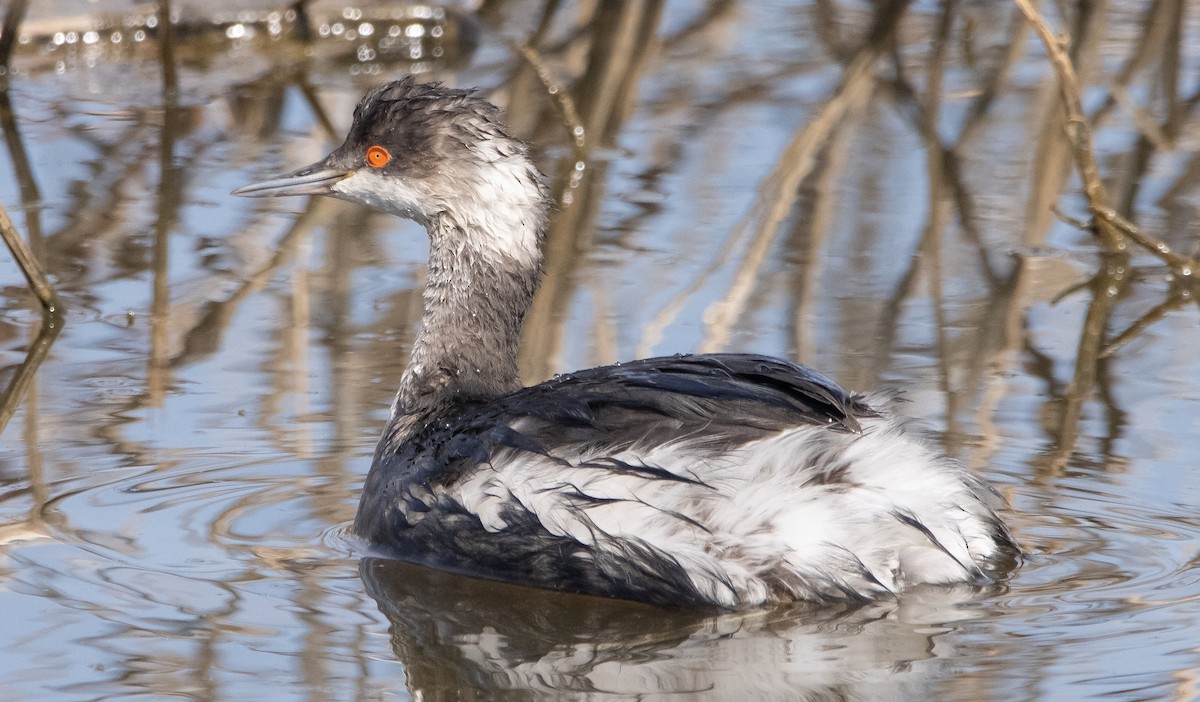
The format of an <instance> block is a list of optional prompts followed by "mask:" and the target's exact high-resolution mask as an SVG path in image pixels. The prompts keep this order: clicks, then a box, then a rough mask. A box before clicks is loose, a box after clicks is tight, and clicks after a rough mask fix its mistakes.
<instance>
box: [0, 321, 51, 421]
mask: <svg viewBox="0 0 1200 702" xmlns="http://www.w3.org/2000/svg"><path fill="white" fill-rule="evenodd" d="M61 329H62V319H61V318H60V317H58V316H56V315H55V314H53V313H48V314H46V315H45V316H43V317H42V328H41V329H39V330H38V335H37V338H36V339H34V340H33V344H32V345H30V347H29V350H28V351H27V352H26V353H25V360H24V361H22V362H21V367H20V368H18V369H17V372H16V374H15V375H14V376H13V379H12V382H10V383H9V384H8V387H7V388H5V390H4V395H2V396H0V434H3V433H4V428H5V427H6V426H8V420H10V419H12V416H13V414H15V413H16V411H17V405H19V404H20V403H21V398H22V397H24V396H25V391H26V390H27V389H28V388H29V383H30V382H32V381H33V377H34V375H35V374H36V373H37V369H38V366H40V365H42V361H43V360H45V358H46V354H47V353H48V352H49V351H50V345H51V344H53V343H54V339H55V337H57V336H58V332H59V330H61Z"/></svg>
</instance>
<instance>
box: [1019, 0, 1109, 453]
mask: <svg viewBox="0 0 1200 702" xmlns="http://www.w3.org/2000/svg"><path fill="white" fill-rule="evenodd" d="M1020 1H1021V0H1018V2H1020ZM1128 282H1129V266H1128V256H1127V255H1126V254H1123V253H1118V254H1109V255H1108V256H1106V257H1105V260H1104V262H1103V264H1102V265H1101V267H1100V272H1099V273H1098V274H1097V275H1096V277H1095V278H1093V279H1092V302H1091V304H1090V305H1088V311H1087V317H1085V318H1084V322H1083V332H1082V333H1081V334H1080V335H1079V349H1078V351H1077V353H1076V354H1075V374H1074V375H1073V376H1072V377H1071V383H1070V384H1069V385H1068V386H1067V392H1066V397H1065V404H1064V406H1063V409H1062V415H1061V417H1062V419H1061V421H1060V423H1059V425H1058V436H1057V442H1056V443H1057V451H1056V452H1055V454H1054V455H1053V456H1052V457H1051V459H1050V461H1051V462H1050V470H1051V472H1052V473H1057V472H1059V471H1060V470H1061V469H1062V467H1063V465H1064V464H1065V463H1066V461H1067V459H1068V457H1070V455H1071V452H1072V451H1074V450H1075V440H1076V438H1077V437H1078V435H1079V420H1080V418H1081V417H1082V415H1083V401H1084V399H1085V398H1086V397H1087V395H1088V393H1090V392H1091V390H1092V387H1093V386H1094V385H1095V384H1096V377H1097V375H1098V373H1099V370H1100V363H1101V360H1102V353H1101V349H1103V348H1104V332H1105V330H1106V329H1107V328H1108V322H1109V319H1110V318H1111V317H1112V312H1113V308H1115V307H1116V304H1117V298H1119V297H1120V294H1121V292H1122V291H1123V290H1124V289H1125V287H1126V285H1127V284H1128Z"/></svg>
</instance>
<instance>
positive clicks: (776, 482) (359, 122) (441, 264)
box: [233, 77, 1019, 608]
mask: <svg viewBox="0 0 1200 702" xmlns="http://www.w3.org/2000/svg"><path fill="white" fill-rule="evenodd" d="M233 194H235V195H243V196H249V197H267V196H279V195H328V196H332V197H335V198H340V199H343V200H349V201H351V202H357V203H362V204H366V205H369V206H371V207H374V208H376V209H378V210H382V211H384V212H390V213H392V214H394V215H398V216H400V217H406V218H409V219H412V220H415V221H417V222H418V223H420V224H422V225H424V227H425V228H426V229H427V231H428V234H429V244H430V247H429V272H428V278H427V282H426V286H425V291H424V298H423V299H424V313H423V318H422V326H421V330H420V332H419V333H418V335H417V337H416V339H415V341H414V342H413V346H412V352H411V360H410V362H409V364H408V366H407V368H406V370H405V371H404V373H403V376H402V378H401V380H400V387H399V390H398V391H397V394H396V398H395V401H394V403H393V405H392V409H391V416H390V419H389V420H388V422H387V425H386V427H385V429H384V431H383V435H382V437H381V438H380V440H379V444H378V446H377V448H376V450H375V456H374V460H373V462H372V464H371V468H370V471H369V473H368V474H367V478H366V481H365V484H364V485H363V490H362V496H361V499H360V502H359V507H358V513H357V516H356V518H355V520H354V527H353V528H354V532H355V533H356V534H358V535H359V536H361V537H363V538H365V539H366V540H367V541H369V542H370V543H371V544H373V545H374V547H375V548H377V549H380V550H381V551H382V552H385V553H387V554H389V555H391V556H394V557H397V558H401V559H404V560H407V561H413V562H416V563H421V564H426V565H429V566H433V567H436V568H440V569H445V570H449V571H454V572H459V573H464V574H468V575H474V576H478V577H484V578H493V579H500V580H505V581H512V582H518V583H525V584H529V585H535V586H540V587H547V588H555V589H560V590H569V591H575V592H580V593H588V594H593V595H603V596H609V597H619V598H628V599H634V600H641V601H646V602H652V603H659V604H674V605H710V606H711V605H715V606H718V607H724V608H739V607H749V606H757V605H764V604H769V603H776V602H785V601H793V600H810V601H816V602H820V603H834V602H842V603H861V602H866V601H870V600H874V599H878V598H884V597H893V596H896V595H898V594H900V593H902V592H903V591H904V590H906V589H908V588H911V587H914V586H918V585H926V584H964V583H965V584H972V585H983V584H989V583H993V582H996V581H997V580H999V579H1002V578H1003V577H1004V576H1005V574H1006V573H1007V571H1008V570H1009V569H1011V567H1012V566H1013V564H1014V563H1015V558H1016V557H1017V554H1018V553H1019V550H1018V548H1017V545H1016V543H1015V542H1014V540H1013V537H1012V536H1011V534H1010V532H1009V530H1008V528H1007V527H1006V526H1005V524H1004V522H1003V521H1002V520H1001V519H1000V517H999V516H998V514H997V510H998V508H1000V507H1001V506H1002V505H1001V500H1000V499H999V497H998V495H997V494H996V493H995V492H994V491H993V490H992V489H991V488H990V487H988V486H987V485H986V484H985V483H984V482H983V481H982V480H980V479H979V478H977V477H975V476H974V475H973V474H971V473H969V472H967V471H966V469H965V468H963V467H962V466H961V465H959V464H958V463H956V462H954V461H953V460H951V459H950V458H948V457H946V456H944V455H941V454H939V453H938V452H936V451H935V450H933V449H932V448H930V447H929V446H927V445H925V444H924V443H922V442H921V441H920V440H918V439H917V438H914V437H913V436H911V435H910V434H909V433H906V432H905V430H904V428H903V426H902V422H901V420H899V419H897V418H896V416H895V415H894V413H893V409H892V405H893V404H894V403H893V402H892V401H891V399H890V398H889V397H888V396H887V395H884V394H874V395H857V394H853V393H850V392H848V391H847V390H845V389H843V388H842V387H840V386H839V385H838V384H837V383H835V382H834V381H833V380H830V379H829V378H827V377H825V376H824V375H821V374H820V373H818V372H817V371H815V370H812V369H811V368H807V367H805V366H802V365H797V364H794V363H790V362H787V361H783V360H779V359H775V358H770V357H767V356H760V355H748V354H732V353H720V354H704V355H678V356H668V357H662V358H647V359H642V360H637V361H632V362H628V363H621V364H617V365H611V366H605V367H600V368H591V369H587V370H582V371H578V372H575V373H568V374H564V375H559V376H556V377H555V378H553V379H551V380H548V381H546V382H543V383H541V384H538V385H533V386H530V387H523V386H522V383H521V382H520V380H519V377H518V372H517V346H518V341H519V338H520V332H521V325H522V321H523V319H524V316H525V313H526V311H527V310H528V308H529V306H530V303H531V301H532V299H533V295H534V292H535V291H536V290H537V287H538V283H539V281H540V277H541V264H542V253H541V246H542V239H543V234H544V231H545V229H546V222H547V216H548V211H549V208H550V197H549V193H548V190H547V188H546V186H545V184H544V181H543V177H542V175H541V174H540V172H539V171H538V169H537V168H536V166H535V165H534V164H533V162H532V161H531V159H530V155H529V149H528V146H527V145H526V144H525V143H524V142H522V141H520V140H519V139H517V138H514V137H513V136H511V135H510V134H509V132H508V131H507V129H506V127H505V126H504V124H503V123H502V121H501V117H500V110H499V109H498V108H497V107H496V106H494V105H492V104H491V103H489V102H487V101H486V100H484V99H483V98H481V97H478V96H477V95H476V94H475V92H474V91H472V90H462V89H454V88H448V87H445V86H443V85H441V84H439V83H426V84H422V83H418V82H416V81H415V80H414V79H413V78H412V77H408V78H404V79H402V80H398V81H395V82H392V83H389V84H387V85H384V86H381V87H378V88H375V89H373V90H371V91H370V92H368V93H367V95H366V96H365V97H364V98H363V99H362V101H361V102H360V103H359V104H358V106H357V108H356V109H355V111H354V118H353V123H352V126H351V127H350V131H349V134H348V135H347V137H346V140H345V142H344V143H343V144H342V145H341V146H339V147H338V148H337V149H335V150H334V151H333V152H332V153H330V154H329V155H328V156H327V157H325V158H324V159H323V160H321V161H319V162H318V163H315V164H313V165H311V166H308V167H306V168H301V169H300V170H298V171H295V172H294V173H291V174H290V175H287V176H284V177H281V178H276V179H272V180H266V181H263V182H259V183H255V184H252V185H247V186H245V187H242V188H239V189H238V190H235V191H234V193H233Z"/></svg>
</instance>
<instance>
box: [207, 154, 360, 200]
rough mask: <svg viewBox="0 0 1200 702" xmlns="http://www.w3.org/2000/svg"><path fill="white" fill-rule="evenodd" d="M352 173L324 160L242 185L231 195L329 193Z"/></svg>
mask: <svg viewBox="0 0 1200 702" xmlns="http://www.w3.org/2000/svg"><path fill="white" fill-rule="evenodd" d="M352 175H354V171H348V170H346V169H344V168H329V167H327V166H326V165H325V163H324V162H321V163H314V164H313V165H311V166H305V167H304V168H301V169H300V170H298V171H296V172H295V173H291V174H289V175H285V176H283V177H282V178H272V179H271V180H262V181H259V182H257V183H251V184H250V185H243V186H242V187H240V188H238V189H237V190H234V191H233V192H232V193H230V194H231V195H240V196H242V197H281V196H283V195H329V194H331V193H332V191H333V186H334V185H336V184H337V183H338V182H339V181H341V180H344V179H346V178H349V177H350V176H352Z"/></svg>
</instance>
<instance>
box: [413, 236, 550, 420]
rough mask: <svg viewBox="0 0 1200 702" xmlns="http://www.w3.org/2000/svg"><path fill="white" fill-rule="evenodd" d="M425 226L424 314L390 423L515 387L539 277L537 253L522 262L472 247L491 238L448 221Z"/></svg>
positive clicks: (507, 391)
mask: <svg viewBox="0 0 1200 702" xmlns="http://www.w3.org/2000/svg"><path fill="white" fill-rule="evenodd" d="M426 224H427V227H428V229H429V241H430V251H429V273H428V280H427V281H426V284H425V293H424V301H425V312H424V315H423V316H422V325H421V331H420V332H419V333H418V334H417V339H416V341H415V342H414V344H413V350H412V359H411V360H410V361H409V365H408V368H407V370H405V372H404V377H403V378H402V379H401V381H400V389H399V391H398V392H397V394H396V402H395V405H394V406H393V407H392V417H393V420H395V419H397V418H400V417H401V416H402V415H425V416H428V415H430V414H434V413H437V412H438V411H439V410H442V409H444V408H446V407H449V406H451V405H453V404H456V403H458V402H463V401H471V400H484V399H487V398H491V397H496V396H499V395H503V394H506V393H509V392H512V391H514V390H516V389H518V388H520V387H521V381H520V377H519V375H518V371H517V346H518V344H519V342H520V336H521V323H522V322H523V321H524V318H525V312H526V311H527V310H528V309H529V305H530V303H531V302H532V300H533V294H534V292H535V291H536V290H537V285H538V282H539V279H540V277H541V257H540V254H538V253H536V249H535V253H534V255H533V256H532V257H530V256H525V257H523V258H522V257H518V256H509V255H506V254H505V253H503V252H501V251H498V250H497V249H494V248H488V247H482V248H480V247H477V246H472V245H470V242H486V241H488V239H486V238H484V237H487V236H488V233H487V232H480V231H470V230H468V229H466V228H464V226H463V225H460V224H458V223H457V222H456V221H454V219H453V218H452V217H451V216H449V215H441V216H439V217H438V218H436V219H434V220H432V221H428V222H427V223H426ZM538 234H540V232H539V233H538ZM536 236H537V235H535V237H536ZM535 241H536V238H535Z"/></svg>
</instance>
